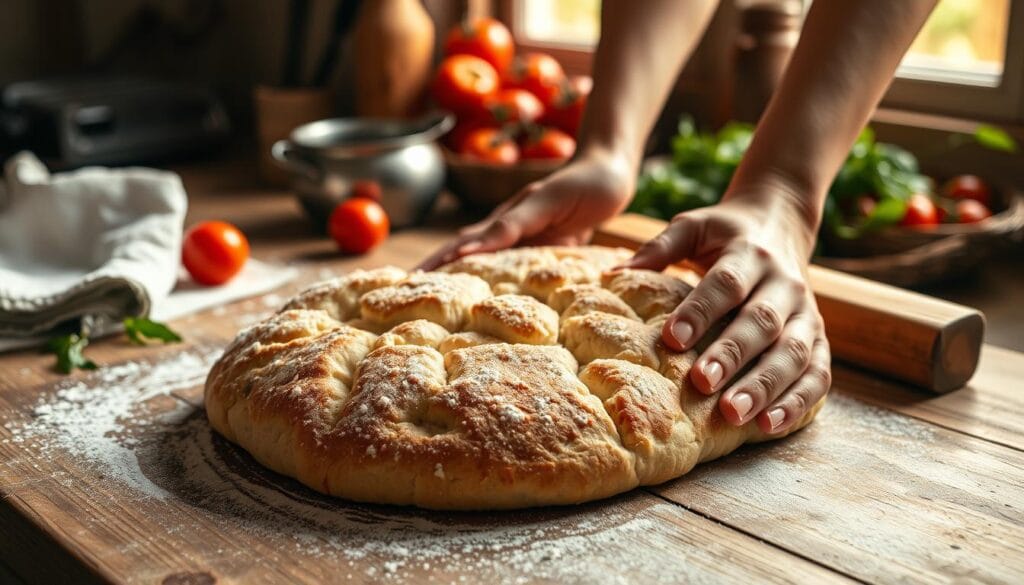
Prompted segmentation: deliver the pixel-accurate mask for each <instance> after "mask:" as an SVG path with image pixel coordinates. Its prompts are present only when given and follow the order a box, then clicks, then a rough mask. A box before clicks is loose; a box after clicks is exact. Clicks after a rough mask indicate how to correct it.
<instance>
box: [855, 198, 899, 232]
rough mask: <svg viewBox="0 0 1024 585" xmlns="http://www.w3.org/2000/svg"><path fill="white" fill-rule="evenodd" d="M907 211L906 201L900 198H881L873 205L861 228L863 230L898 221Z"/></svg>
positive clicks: (893, 223)
mask: <svg viewBox="0 0 1024 585" xmlns="http://www.w3.org/2000/svg"><path fill="white" fill-rule="evenodd" d="M906 213H907V203H906V202H905V201H904V200H902V199H881V200H879V201H878V203H877V204H876V205H875V208H874V210H872V212H871V215H869V216H868V217H867V219H865V220H864V223H863V224H861V228H862V229H863V230H864V231H868V230H873V229H878V228H881V227H885V226H890V225H895V224H896V223H899V221H900V220H901V219H903V216H904V215H905V214H906Z"/></svg>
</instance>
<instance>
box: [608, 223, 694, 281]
mask: <svg viewBox="0 0 1024 585" xmlns="http://www.w3.org/2000/svg"><path fill="white" fill-rule="evenodd" d="M700 230H701V224H700V223H699V222H691V221H689V220H688V219H687V218H685V216H677V217H676V218H675V219H673V220H672V223H670V224H668V227H667V228H665V230H664V231H662V232H661V233H660V234H658V235H657V236H656V237H655V238H653V239H651V240H648V241H647V242H645V243H644V245H642V246H640V248H638V249H637V251H636V253H635V254H633V257H632V258H630V259H629V260H627V261H626V262H624V263H622V265H621V266H620V268H643V269H647V270H656V271H661V270H664V269H665V267H666V266H668V265H669V264H673V263H675V262H678V261H679V260H682V259H684V258H686V257H688V256H690V255H692V252H693V250H694V249H695V248H696V245H697V242H698V241H699V240H700Z"/></svg>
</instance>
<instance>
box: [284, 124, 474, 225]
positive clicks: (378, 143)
mask: <svg viewBox="0 0 1024 585" xmlns="http://www.w3.org/2000/svg"><path fill="white" fill-rule="evenodd" d="M454 123H455V120H454V118H453V117H452V116H451V115H450V114H447V113H439V114H433V115H430V116H427V117H425V118H421V119H419V120H412V121H409V120H398V119H375V118H335V119H329V120H319V121H317V122H312V123H310V124H306V125H304V126H299V127H298V128H296V129H295V130H294V131H292V133H291V136H290V137H289V138H288V139H286V140H279V141H277V142H276V143H274V146H273V147H272V149H271V155H272V156H273V157H274V159H275V160H276V161H277V162H278V164H280V165H281V166H283V167H284V168H287V169H289V170H290V171H291V172H292V177H293V185H294V187H295V190H296V193H297V194H298V197H299V201H300V202H301V203H302V206H303V208H305V210H306V212H307V213H309V215H310V217H311V218H312V219H313V221H314V222H316V224H317V225H318V226H320V227H321V228H323V227H324V226H326V223H327V218H328V217H329V216H330V213H331V211H333V210H334V207H335V206H336V205H337V204H338V202H340V201H341V200H343V199H345V198H346V197H347V196H348V194H349V191H350V189H351V186H352V183H353V182H355V181H358V180H372V181H377V182H378V183H379V184H380V186H381V190H382V200H381V204H382V205H383V206H384V210H385V211H387V213H388V217H389V219H390V220H391V226H392V227H394V228H399V227H404V226H409V225H413V224H415V223H417V222H419V221H420V220H421V219H422V218H423V217H424V216H425V215H426V214H427V212H428V211H430V208H431V206H432V205H433V203H434V200H435V199H436V198H437V195H438V193H439V192H440V191H441V187H442V186H443V185H444V176H445V167H444V157H443V155H442V154H441V148H440V147H439V146H438V145H437V144H435V141H436V140H437V139H438V138H439V137H441V136H442V135H443V134H444V133H445V132H447V131H448V130H450V129H451V127H452V125H453V124H454Z"/></svg>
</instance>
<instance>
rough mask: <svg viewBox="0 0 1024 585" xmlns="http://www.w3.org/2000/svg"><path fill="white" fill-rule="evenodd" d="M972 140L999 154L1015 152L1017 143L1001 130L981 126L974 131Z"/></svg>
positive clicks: (985, 125)
mask: <svg viewBox="0 0 1024 585" xmlns="http://www.w3.org/2000/svg"><path fill="white" fill-rule="evenodd" d="M974 139H975V140H976V141H977V142H978V144H980V145H982V146H984V147H985V148H990V149H992V150H998V151H1000V152H1017V142H1016V141H1015V140H1014V139H1013V137H1011V136H1010V135H1009V134H1007V133H1006V131H1005V130H1003V129H1002V128H998V127H996V126H990V125H988V124H981V125H979V126H978V127H977V128H975V129H974Z"/></svg>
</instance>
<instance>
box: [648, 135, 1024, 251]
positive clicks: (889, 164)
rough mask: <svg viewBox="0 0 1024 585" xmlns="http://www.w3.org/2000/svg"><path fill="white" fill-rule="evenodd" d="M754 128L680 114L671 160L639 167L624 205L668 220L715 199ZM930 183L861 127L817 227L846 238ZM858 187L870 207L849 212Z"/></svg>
mask: <svg viewBox="0 0 1024 585" xmlns="http://www.w3.org/2000/svg"><path fill="white" fill-rule="evenodd" d="M753 134H754V128H753V126H750V125H748V124H741V123H737V122H731V123H729V124H726V125H725V126H724V127H723V128H722V129H721V130H719V131H718V132H717V133H708V132H700V131H698V130H697V129H696V127H695V125H694V123H693V121H692V120H691V119H690V118H688V117H684V118H683V119H682V120H681V121H680V122H679V131H678V134H677V135H676V136H675V137H674V138H673V139H672V157H671V161H670V162H666V163H665V164H653V165H649V166H648V168H647V169H645V171H644V172H643V174H642V175H641V176H640V178H639V180H638V182H637V191H636V196H635V198H634V199H633V201H632V203H631V204H630V207H629V210H630V211H633V212H636V213H641V214H644V215H648V216H651V217H656V218H659V219H666V220H667V219H670V218H671V217H672V216H673V215H675V214H677V213H679V212H681V211H687V210H690V209H695V208H698V207H704V206H707V205H712V204H714V203H717V202H718V200H719V199H721V197H722V194H723V193H724V192H725V189H726V187H728V185H729V181H730V180H731V179H732V175H733V173H734V172H735V171H736V167H737V166H739V163H740V160H741V158H742V157H743V154H744V153H745V152H746V150H747V148H748V147H749V146H750V141H751V139H752V138H753ZM956 136H959V135H956ZM960 138H962V137H960ZM973 138H974V139H975V140H976V141H977V142H978V143H979V144H981V145H982V146H985V147H987V148H993V149H997V150H1006V151H1013V150H1014V149H1015V148H1016V145H1015V143H1014V142H1013V139H1012V138H1010V137H1009V136H1008V135H1007V134H1006V133H1005V132H1003V131H1002V130H1000V129H999V128H995V127H993V126H979V127H978V129H977V130H976V132H975V134H974V136H973ZM934 190H935V184H934V182H933V181H932V180H931V179H930V178H929V177H927V176H925V175H923V174H921V173H920V171H919V169H918V164H917V158H916V157H915V156H914V155H913V154H911V153H910V152H908V151H906V150H904V149H902V148H900V147H898V146H895V145H892V144H886V143H882V142H877V141H876V140H875V135H874V132H873V131H872V130H871V128H865V129H864V131H863V132H861V134H860V136H859V137H858V138H857V141H856V143H854V145H853V148H851V149H850V154H849V155H848V156H847V158H846V162H845V163H844V164H843V166H842V168H841V169H840V170H839V172H838V173H837V174H836V178H835V180H834V181H833V182H832V185H831V187H830V188H829V191H828V196H827V198H826V200H825V211H824V217H823V221H822V229H823V230H829V231H830V232H831V235H833V236H836V237H840V238H846V239H852V238H857V237H860V236H861V235H863V234H864V233H867V232H870V231H872V230H876V229H879V228H882V227H886V226H891V225H895V224H897V223H899V222H900V220H901V219H902V218H903V216H904V214H905V213H906V210H907V201H908V200H909V199H910V197H911V195H913V194H914V193H924V194H927V195H933V194H934ZM864 195H871V196H872V197H873V198H874V200H875V205H874V206H873V207H872V209H871V210H870V212H869V213H867V214H857V213H851V210H853V209H855V208H856V205H857V199H858V198H860V197H862V196H864Z"/></svg>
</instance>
